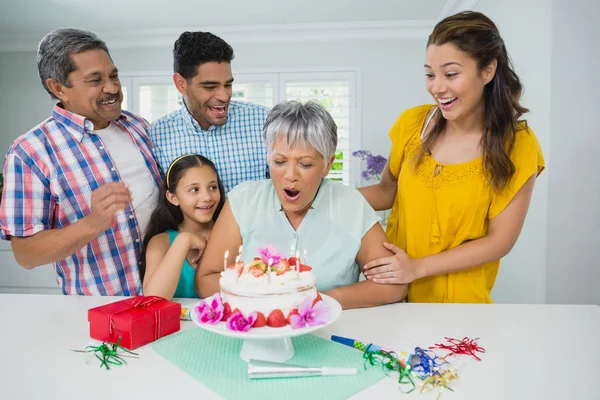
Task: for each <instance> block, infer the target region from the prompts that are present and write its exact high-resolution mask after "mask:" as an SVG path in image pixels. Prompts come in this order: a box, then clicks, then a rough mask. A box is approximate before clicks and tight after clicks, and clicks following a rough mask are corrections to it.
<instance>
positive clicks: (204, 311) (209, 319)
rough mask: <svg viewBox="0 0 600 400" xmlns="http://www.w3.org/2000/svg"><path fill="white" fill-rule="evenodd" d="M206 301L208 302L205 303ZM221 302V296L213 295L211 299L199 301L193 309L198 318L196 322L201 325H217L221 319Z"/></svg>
mask: <svg viewBox="0 0 600 400" xmlns="http://www.w3.org/2000/svg"><path fill="white" fill-rule="evenodd" d="M207 300H209V301H208V302H207ZM223 309H224V307H223V302H222V301H221V295H220V294H219V293H215V295H214V296H213V297H212V298H207V299H204V300H200V302H199V303H198V305H197V306H196V307H194V311H195V312H196V314H197V316H198V321H200V322H201V323H203V324H212V325H214V324H217V323H218V322H219V321H221V318H223Z"/></svg>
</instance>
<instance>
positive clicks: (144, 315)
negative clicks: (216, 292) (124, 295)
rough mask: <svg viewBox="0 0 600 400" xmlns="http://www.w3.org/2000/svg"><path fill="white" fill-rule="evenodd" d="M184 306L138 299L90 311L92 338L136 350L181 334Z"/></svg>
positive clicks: (149, 298) (170, 302)
mask: <svg viewBox="0 0 600 400" xmlns="http://www.w3.org/2000/svg"><path fill="white" fill-rule="evenodd" d="M180 315H181V304H179V303H174V302H172V301H168V300H166V299H163V298H162V297H157V296H137V297H132V298H129V299H125V300H120V301H117V302H114V303H110V304H106V305H103V306H100V307H96V308H91V309H89V310H88V321H89V322H90V337H91V338H92V339H96V340H101V341H103V342H112V343H117V340H119V338H121V342H120V345H121V346H123V347H125V348H126V349H129V350H133V349H135V348H137V347H140V346H143V345H145V344H148V343H150V342H153V341H155V340H156V339H159V338H161V337H163V336H167V335H170V334H171V333H174V332H177V331H179V328H180V324H181V322H180V320H179V317H180Z"/></svg>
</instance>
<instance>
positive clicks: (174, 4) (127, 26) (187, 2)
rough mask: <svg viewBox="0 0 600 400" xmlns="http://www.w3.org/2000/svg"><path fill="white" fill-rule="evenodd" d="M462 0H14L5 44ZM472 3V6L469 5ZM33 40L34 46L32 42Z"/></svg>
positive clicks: (357, 13)
mask: <svg viewBox="0 0 600 400" xmlns="http://www.w3.org/2000/svg"><path fill="white" fill-rule="evenodd" d="M465 3H474V2H473V1H460V0H301V1H298V0H220V1H219V0H215V1H206V0H170V1H164V0H20V1H19V0H9V1H6V0H4V1H3V4H2V5H1V6H0V7H1V9H0V50H5V51H6V50H11V49H12V50H25V49H26V48H29V49H30V50H31V51H35V44H37V42H39V40H40V39H41V38H42V37H43V36H44V34H45V33H47V32H49V31H51V30H53V29H56V28H60V27H77V28H84V29H89V30H92V31H94V32H96V33H97V34H98V35H99V36H100V37H101V38H102V37H106V36H108V37H119V36H124V35H125V34H130V33H131V34H133V35H135V34H136V33H137V34H141V33H142V32H150V31H156V32H158V31H173V32H175V31H177V32H182V31H184V30H211V28H212V29H213V30H215V31H219V29H214V28H223V27H227V29H229V30H231V29H236V27H245V28H244V29H245V30H249V29H248V28H249V27H253V26H265V25H273V26H275V25H276V26H280V27H281V26H286V27H287V26H300V25H305V24H312V25H316V26H320V27H327V26H328V25H333V26H337V25H340V24H342V25H345V26H351V24H350V23H352V22H362V23H367V24H369V23H370V24H371V25H373V23H376V22H381V23H382V24H386V23H388V24H389V23H392V22H395V23H398V22H406V23H409V24H418V23H423V22H427V23H431V22H433V21H436V20H437V19H438V17H439V16H440V15H441V14H443V13H444V11H445V10H448V9H457V8H459V7H462V8H463V9H465V8H466V7H468V6H470V5H471V4H465ZM469 8H470V7H469ZM31 44H34V45H33V47H30V46H31Z"/></svg>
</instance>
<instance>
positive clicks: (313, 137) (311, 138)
mask: <svg viewBox="0 0 600 400" xmlns="http://www.w3.org/2000/svg"><path fill="white" fill-rule="evenodd" d="M263 136H264V139H265V143H266V145H267V151H268V152H269V154H271V152H272V151H273V147H274V146H275V143H276V142H277V141H278V140H279V139H280V138H281V137H285V138H286V142H287V146H288V148H293V147H295V146H303V147H312V148H314V149H315V150H316V151H317V152H318V153H319V154H321V155H322V156H323V159H324V160H325V163H327V162H328V161H329V160H330V159H331V157H333V156H334V155H335V149H336V147H337V140H338V138H337V126H336V125H335V121H334V120H333V118H332V117H331V115H330V114H329V113H328V112H327V110H326V109H325V107H324V106H323V105H322V104H321V103H319V102H316V101H308V102H306V103H304V104H303V103H300V102H299V101H296V100H291V101H285V102H282V103H279V104H277V105H276V106H275V107H273V109H272V110H271V112H270V113H269V117H268V118H267V121H266V122H265V126H264V128H263Z"/></svg>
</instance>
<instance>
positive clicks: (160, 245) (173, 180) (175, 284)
mask: <svg viewBox="0 0 600 400" xmlns="http://www.w3.org/2000/svg"><path fill="white" fill-rule="evenodd" d="M224 203H225V189H224V187H223V184H222V183H221V180H220V179H219V175H218V174H217V170H216V168H215V165H214V164H213V162H212V161H210V160H209V159H207V158H206V157H203V156H201V155H198V154H186V155H184V156H181V157H179V158H177V159H175V160H174V161H173V162H172V163H171V165H170V166H169V169H168V170H167V174H166V177H165V181H164V183H163V185H162V187H161V192H160V197H159V202H158V205H157V207H156V209H155V210H154V212H153V213H152V217H151V218H150V223H149V225H148V228H147V230H146V236H145V238H144V247H143V253H142V260H144V262H143V264H142V266H141V268H140V275H141V279H142V282H143V292H144V295H145V296H160V297H164V298H166V299H171V298H173V297H198V296H197V294H196V291H195V289H194V272H195V268H196V266H197V265H198V262H199V261H200V258H201V257H202V253H203V252H204V248H205V247H206V241H207V240H208V237H209V235H210V232H211V230H212V227H213V224H214V221H216V219H217V217H218V216H219V212H220V211H221V208H222V207H223V204H224Z"/></svg>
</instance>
